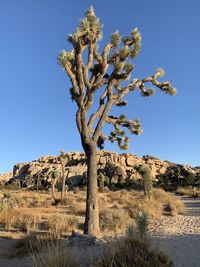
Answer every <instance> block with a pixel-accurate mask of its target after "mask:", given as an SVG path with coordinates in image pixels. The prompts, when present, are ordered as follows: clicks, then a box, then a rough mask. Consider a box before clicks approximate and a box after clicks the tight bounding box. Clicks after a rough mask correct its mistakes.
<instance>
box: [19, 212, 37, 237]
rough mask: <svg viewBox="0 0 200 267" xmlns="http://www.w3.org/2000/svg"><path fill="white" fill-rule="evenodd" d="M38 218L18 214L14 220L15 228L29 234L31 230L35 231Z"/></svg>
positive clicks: (27, 214) (29, 214)
mask: <svg viewBox="0 0 200 267" xmlns="http://www.w3.org/2000/svg"><path fill="white" fill-rule="evenodd" d="M37 221H38V218H37V217H36V216H34V215H33V214H31V213H25V214H20V215H18V216H17V218H16V222H15V224H16V227H18V228H19V229H20V230H21V231H24V232H26V233H27V234H29V233H30V231H31V230H35V229H36V224H37Z"/></svg>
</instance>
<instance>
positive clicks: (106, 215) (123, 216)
mask: <svg viewBox="0 0 200 267" xmlns="http://www.w3.org/2000/svg"><path fill="white" fill-rule="evenodd" d="M130 223H131V219H130V216H129V215H128V213H127V212H126V211H124V210H122V209H106V210H104V211H101V212H100V229H101V230H102V231H103V232H107V233H108V232H111V233H116V234H117V233H119V232H120V233H121V232H124V231H125V230H126V229H127V227H128V225H129V224H130Z"/></svg>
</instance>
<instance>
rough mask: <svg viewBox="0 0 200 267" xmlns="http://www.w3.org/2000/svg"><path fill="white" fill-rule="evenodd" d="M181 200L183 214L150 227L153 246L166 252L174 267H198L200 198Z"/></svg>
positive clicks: (183, 198)
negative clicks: (184, 207) (183, 206)
mask: <svg viewBox="0 0 200 267" xmlns="http://www.w3.org/2000/svg"><path fill="white" fill-rule="evenodd" d="M181 199H182V200H183V202H184V203H185V206H186V212H185V214H184V215H177V216H175V217H171V216H168V217H165V218H163V220H161V221H159V222H155V223H154V224H153V226H152V227H151V231H152V236H153V245H154V246H155V247H156V248H159V249H162V250H164V251H166V252H167V253H168V255H169V256H170V258H171V259H172V260H173V262H174V264H175V267H200V198H198V199H192V198H188V197H185V196H184V197H181Z"/></svg>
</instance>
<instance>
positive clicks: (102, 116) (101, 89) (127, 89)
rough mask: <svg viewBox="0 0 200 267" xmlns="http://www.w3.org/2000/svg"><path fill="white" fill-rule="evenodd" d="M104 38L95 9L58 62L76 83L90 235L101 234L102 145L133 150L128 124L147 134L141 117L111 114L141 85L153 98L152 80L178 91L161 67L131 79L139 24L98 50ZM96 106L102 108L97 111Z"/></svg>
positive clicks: (166, 89)
mask: <svg viewBox="0 0 200 267" xmlns="http://www.w3.org/2000/svg"><path fill="white" fill-rule="evenodd" d="M101 37H102V25H101V23H100V21H99V19H98V18H97V17H96V15H95V13H94V9H93V8H92V7H91V8H89V9H88V10H87V12H86V14H85V17H84V18H83V19H82V20H81V21H80V24H79V26H78V28H77V29H76V31H75V33H74V34H70V35H69V37H68V41H69V42H70V43H71V45H72V47H73V48H72V50H71V51H68V52H67V51H62V52H61V53H60V54H59V56H58V62H59V64H60V65H61V67H62V68H63V69H64V70H65V72H66V74H67V75H68V76H69V78H70V81H71V84H72V87H71V88H70V94H71V98H72V100H73V101H75V103H76V105H77V112H76V124H77V128H78V131H79V133H80V138H81V143H82V146H83V149H84V151H85V154H86V158H87V200H86V216H85V224H84V232H85V233H87V234H90V235H97V234H98V232H99V209H98V187H97V146H98V147H99V148H100V149H103V147H104V142H105V140H109V141H111V142H114V141H116V142H117V144H118V146H119V147H120V148H121V149H127V148H128V142H129V138H128V137H127V136H126V134H125V132H124V131H123V130H122V127H123V128H126V129H128V130H129V131H130V133H132V134H137V135H138V134H140V133H141V132H142V130H141V126H140V123H139V120H138V119H134V120H132V119H127V118H126V116H125V115H121V116H113V115H110V110H111V107H112V106H125V105H126V104H127V101H126V100H124V97H125V96H126V95H127V94H128V93H131V92H134V91H136V89H139V91H140V93H141V95H142V96H146V97H148V96H151V95H152V94H153V91H154V90H153V88H150V87H149V84H151V85H152V86H153V87H157V88H159V89H160V90H161V91H163V92H165V93H168V94H170V95H174V94H175V93H176V90H175V89H174V88H173V87H172V86H171V83H170V82H169V81H164V82H159V81H158V78H160V77H162V76H163V75H164V71H163V70H162V69H160V68H159V69H157V70H156V72H155V73H154V74H153V75H152V76H149V77H147V78H144V79H138V78H134V79H132V80H130V78H131V73H132V71H133V70H134V65H133V64H132V63H131V59H134V58H135V57H136V56H137V54H138V53H139V52H140V48H141V35H140V32H139V31H138V29H137V28H135V29H134V30H133V31H132V32H131V34H130V36H125V37H123V38H122V37H121V36H120V34H119V32H118V31H116V32H115V33H113V34H112V35H111V37H110V41H109V42H108V44H107V45H106V46H105V47H104V49H103V50H102V52H100V51H99V49H98V43H99V40H100V39H101ZM97 93H99V94H97ZM95 95H98V96H99V95H100V96H99V100H98V102H96V101H94V97H95ZM96 105H98V107H97V109H96V111H94V112H93V113H92V114H91V110H94V109H95V108H96ZM106 123H108V124H110V125H112V126H113V127H114V130H113V131H111V133H110V134H109V135H105V134H104V133H103V131H102V130H103V126H104V125H105V124H106Z"/></svg>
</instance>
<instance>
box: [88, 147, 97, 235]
mask: <svg viewBox="0 0 200 267" xmlns="http://www.w3.org/2000/svg"><path fill="white" fill-rule="evenodd" d="M85 152H86V157H87V167H88V169H87V199H86V215H85V224H84V233H85V234H88V235H91V236H98V235H99V233H100V229H99V207H98V186H97V151H96V146H93V147H92V148H89V149H87V150H86V151H85Z"/></svg>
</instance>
